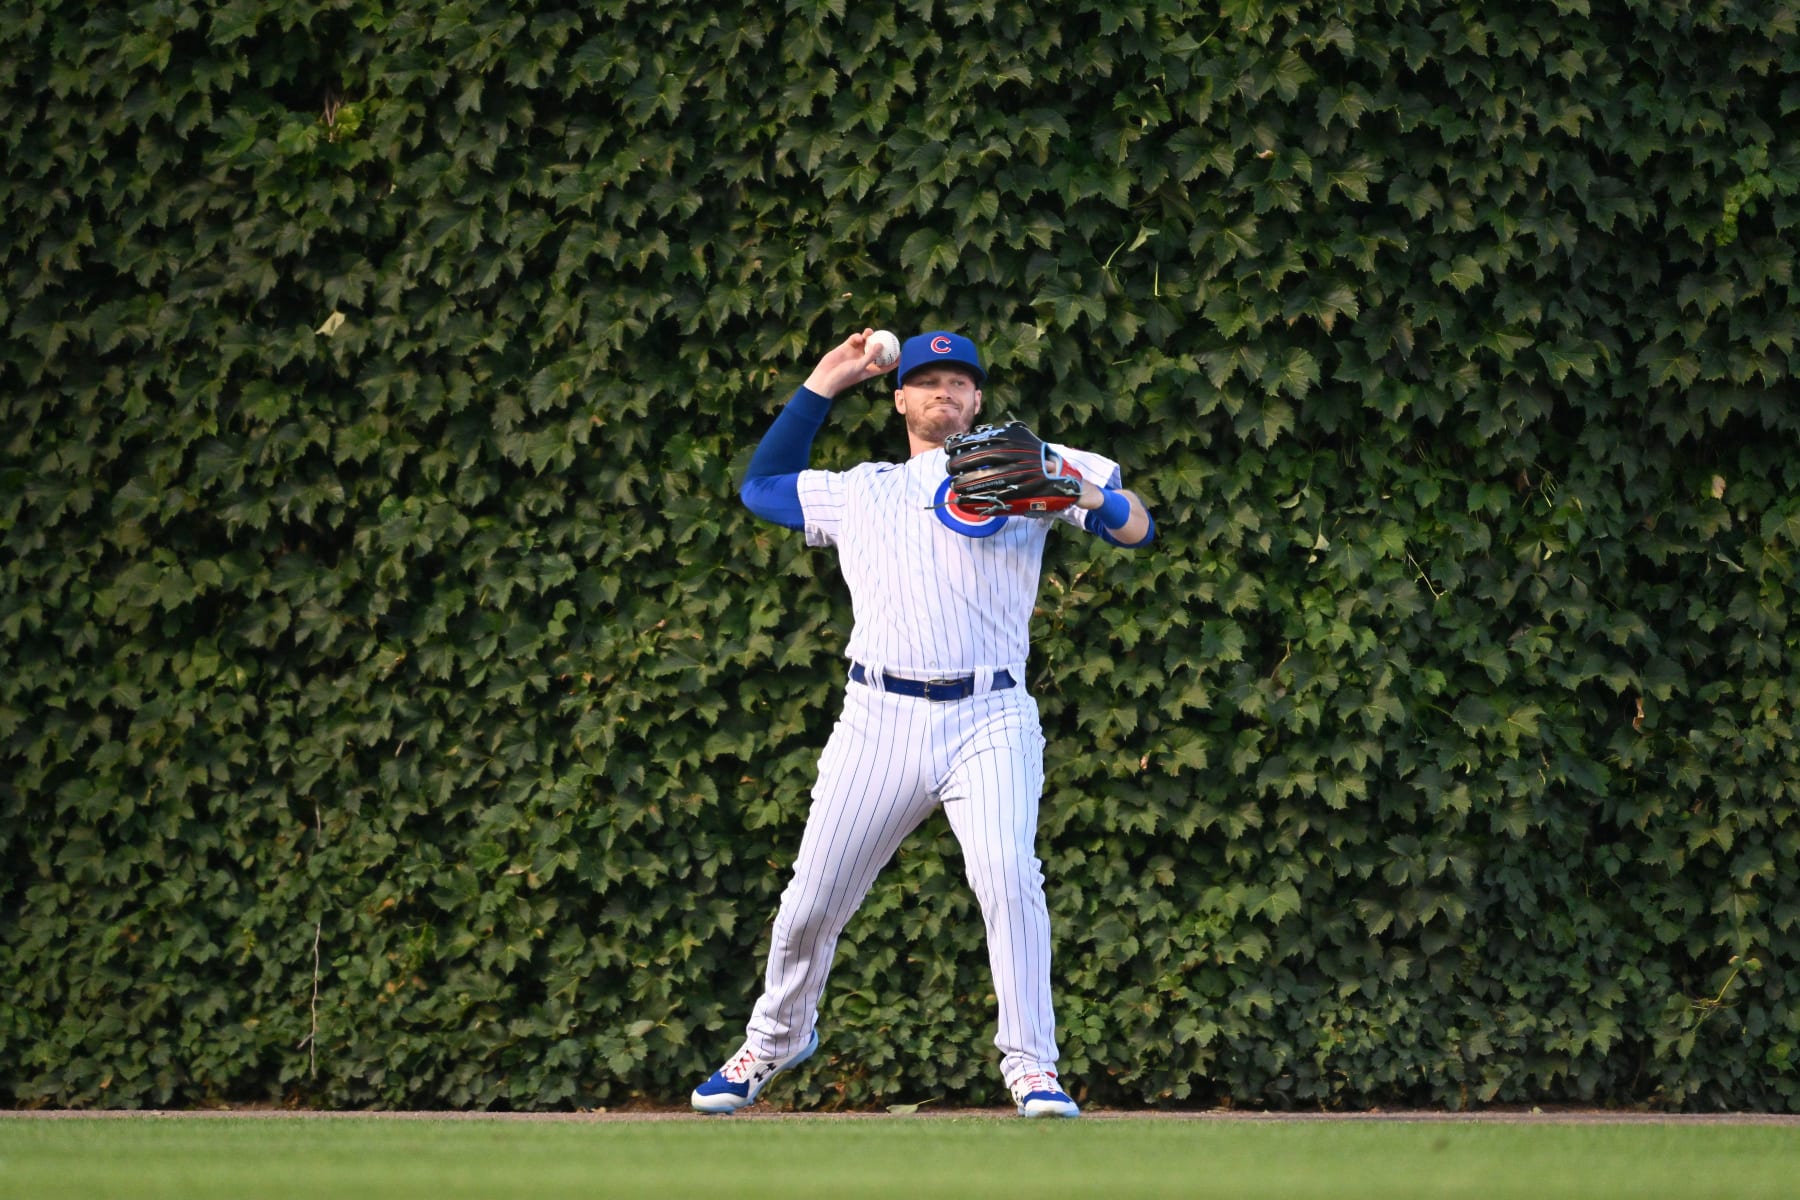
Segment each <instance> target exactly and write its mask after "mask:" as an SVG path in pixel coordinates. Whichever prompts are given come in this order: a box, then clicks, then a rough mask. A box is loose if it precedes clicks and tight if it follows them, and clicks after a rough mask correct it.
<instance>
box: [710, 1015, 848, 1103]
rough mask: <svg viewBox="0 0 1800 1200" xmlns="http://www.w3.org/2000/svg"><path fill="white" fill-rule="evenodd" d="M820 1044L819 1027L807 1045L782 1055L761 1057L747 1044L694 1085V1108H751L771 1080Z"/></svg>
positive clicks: (807, 1056) (806, 1056)
mask: <svg viewBox="0 0 1800 1200" xmlns="http://www.w3.org/2000/svg"><path fill="white" fill-rule="evenodd" d="M818 1048H819V1031H818V1030H816V1029H815V1030H813V1033H812V1037H811V1038H809V1039H807V1042H806V1045H804V1046H802V1047H800V1049H798V1050H796V1051H794V1052H793V1053H792V1054H784V1055H782V1056H781V1057H779V1058H758V1057H757V1056H756V1055H755V1054H754V1053H752V1052H751V1050H750V1047H749V1046H748V1045H746V1046H744V1047H743V1048H742V1049H741V1050H739V1051H738V1052H737V1053H736V1054H734V1055H732V1057H731V1060H730V1061H729V1062H727V1063H726V1064H725V1065H724V1066H722V1067H720V1068H719V1069H718V1070H716V1071H714V1072H713V1073H712V1078H711V1079H708V1080H707V1081H706V1082H705V1083H703V1084H701V1085H700V1086H699V1087H697V1088H695V1089H694V1094H693V1096H691V1097H690V1098H689V1103H691V1104H692V1105H693V1106H694V1111H695V1112H703V1113H721V1114H724V1113H734V1112H736V1111H737V1110H738V1109H740V1108H748V1107H749V1106H750V1105H752V1104H755V1103H756V1098H757V1096H759V1095H761V1094H762V1090H763V1088H765V1087H767V1086H768V1083H769V1080H771V1079H773V1078H775V1077H776V1076H777V1075H779V1074H781V1073H782V1072H783V1071H785V1070H787V1069H788V1068H789V1067H791V1066H793V1065H794V1064H795V1063H800V1062H805V1061H806V1060H807V1059H808V1058H810V1057H812V1052H813V1051H814V1050H817V1049H818Z"/></svg>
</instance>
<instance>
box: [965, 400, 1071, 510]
mask: <svg viewBox="0 0 1800 1200" xmlns="http://www.w3.org/2000/svg"><path fill="white" fill-rule="evenodd" d="M944 453H946V454H948V455H949V456H950V457H949V461H948V462H947V463H946V469H948V470H949V472H950V501H951V503H953V504H955V505H956V507H957V508H960V509H962V510H963V511H964V512H969V513H975V514H977V515H979V516H983V517H990V516H995V515H997V514H1000V513H1006V514H1008V515H1014V516H1021V517H1041V516H1047V515H1049V514H1051V513H1055V512H1061V511H1062V510H1063V509H1065V508H1067V507H1069V506H1070V505H1071V504H1073V503H1075V501H1076V500H1077V499H1078V498H1079V497H1080V496H1081V472H1080V471H1077V470H1076V469H1075V466H1074V464H1072V463H1070V462H1068V461H1067V460H1065V459H1064V458H1063V456H1062V455H1060V454H1058V453H1057V452H1056V451H1054V450H1052V449H1051V448H1050V447H1049V446H1048V445H1046V444H1045V443H1044V441H1043V440H1042V439H1041V438H1039V437H1038V435H1037V434H1035V433H1033V432H1031V430H1029V429H1027V428H1026V427H1025V425H1024V423H1023V422H1020V421H1008V422H1007V423H1006V424H1004V425H983V426H980V427H979V428H977V429H972V430H970V431H969V432H968V433H958V434H953V435H951V436H950V437H948V438H946V439H944Z"/></svg>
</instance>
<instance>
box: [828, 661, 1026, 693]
mask: <svg viewBox="0 0 1800 1200" xmlns="http://www.w3.org/2000/svg"><path fill="white" fill-rule="evenodd" d="M871 674H872V672H871V671H869V669H868V668H867V667H864V666H863V665H862V664H861V663H854V662H853V663H851V664H850V682H852V683H861V684H865V685H866V684H867V683H868V682H869V676H870V675H871ZM1012 685H1013V677H1012V673H1011V672H1010V671H995V672H994V686H993V689H992V690H994V691H999V690H1000V689H1001V688H1009V687H1011V686H1012ZM881 690H882V691H884V692H892V693H894V694H895V695H896V696H917V697H918V698H919V699H921V700H962V699H966V698H967V697H969V696H973V695H974V694H975V677H974V676H973V675H958V676H957V677H955V678H954V679H902V678H900V676H898V675H888V674H886V673H883V675H882V676H881Z"/></svg>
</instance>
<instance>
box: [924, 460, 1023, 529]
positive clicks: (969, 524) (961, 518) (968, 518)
mask: <svg viewBox="0 0 1800 1200" xmlns="http://www.w3.org/2000/svg"><path fill="white" fill-rule="evenodd" d="M950 483H951V479H950V477H949V476H948V475H946V476H944V481H943V482H942V483H940V484H938V487H937V494H936V495H934V496H932V498H931V511H932V512H934V513H936V514H937V519H938V520H939V521H940V522H942V523H943V525H944V527H945V528H947V529H950V530H953V531H955V532H957V533H960V534H962V535H963V536H964V537H972V538H984V537H993V536H994V535H995V534H996V533H999V532H1000V531H1001V530H1002V529H1004V528H1006V522H1007V521H1008V520H1009V519H1010V518H1009V517H1008V516H1007V514H1005V513H997V514H995V515H994V516H983V515H982V514H980V513H974V512H970V511H969V510H968V509H966V508H963V507H962V506H961V505H959V504H957V503H956V501H954V500H952V499H951V498H950Z"/></svg>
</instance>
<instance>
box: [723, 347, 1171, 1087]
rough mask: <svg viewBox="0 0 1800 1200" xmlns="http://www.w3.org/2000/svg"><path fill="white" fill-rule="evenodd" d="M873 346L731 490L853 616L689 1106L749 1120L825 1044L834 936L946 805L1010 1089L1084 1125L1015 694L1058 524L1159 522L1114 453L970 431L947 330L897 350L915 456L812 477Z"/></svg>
mask: <svg viewBox="0 0 1800 1200" xmlns="http://www.w3.org/2000/svg"><path fill="white" fill-rule="evenodd" d="M872 336H873V331H872V330H864V331H863V332H861V333H853V334H851V335H850V336H849V337H848V338H846V339H845V340H844V341H843V342H842V343H841V344H840V345H838V346H837V347H835V348H834V349H832V350H831V351H830V352H829V353H827V354H826V355H825V356H824V357H823V358H821V359H820V360H819V363H818V365H817V366H816V367H814V368H813V371H812V374H811V375H810V376H808V377H807V380H806V383H805V384H804V385H803V386H802V387H801V388H800V389H799V390H798V391H797V392H795V393H794V396H793V398H792V399H790V400H789V401H788V403H787V405H786V407H785V408H784V409H783V410H782V412H781V413H780V415H779V416H777V417H776V419H775V422H774V424H773V426H772V427H771V428H770V429H769V431H768V433H767V434H766V435H765V436H764V437H763V440H762V442H761V443H760V444H759V445H758V446H757V448H756V452H755V454H754V455H753V456H752V458H751V460H750V467H749V470H748V472H747V473H746V478H745V480H744V483H743V487H742V490H741V491H742V497H743V500H744V503H745V504H746V505H747V506H748V507H749V508H750V510H751V511H752V512H754V513H756V514H757V515H758V516H759V517H762V518H764V519H766V520H769V521H773V522H775V523H776V524H779V525H785V526H787V527H789V528H791V529H797V530H803V531H804V532H805V535H806V541H807V544H808V545H809V546H835V547H836V548H837V553H838V562H839V566H840V568H841V569H842V572H843V576H844V580H845V582H846V583H847V584H848V585H849V588H850V599H851V603H852V608H853V611H854V616H855V623H854V627H853V628H852V630H851V633H850V642H849V645H848V646H847V648H846V655H847V657H848V658H849V659H850V665H849V681H848V683H847V685H846V688H845V695H844V707H843V711H842V713H841V715H840V716H839V718H838V721H837V724H836V726H835V727H834V729H833V730H832V733H831V737H830V740H829V741H828V742H827V744H826V746H825V750H824V753H823V754H822V755H821V756H820V758H819V772H818V780H817V782H816V783H815V785H814V787H813V791H812V806H811V809H810V811H809V813H808V816H807V820H806V829H805V832H804V833H803V834H802V836H801V839H800V850H799V854H798V856H797V857H796V859H795V862H794V873H793V878H792V880H791V881H790V882H789V884H788V886H787V889H786V890H785V891H784V892H783V893H782V898H781V906H780V910H779V912H778V913H777V914H776V917H775V926H774V932H773V940H772V943H771V945H770V948H769V959H768V963H767V968H766V971H765V973H764V980H763V992H762V996H761V998H760V999H759V1000H758V1001H757V1002H756V1007H755V1011H754V1012H753V1013H752V1015H751V1017H750V1022H749V1025H748V1029H747V1036H746V1037H745V1040H744V1044H743V1046H742V1048H741V1049H739V1050H738V1052H737V1053H736V1054H734V1055H732V1056H731V1058H730V1059H729V1060H727V1061H726V1063H725V1065H724V1066H722V1067H720V1068H719V1069H718V1070H717V1071H716V1072H714V1073H713V1075H712V1077H711V1078H709V1079H707V1080H706V1082H704V1083H702V1084H701V1085H700V1086H699V1087H698V1088H696V1089H695V1090H694V1094H693V1097H692V1103H693V1106H694V1108H695V1109H697V1110H699V1111H701V1112H707V1113H729V1112H733V1111H735V1110H737V1109H739V1108H743V1107H744V1106H746V1105H748V1104H752V1103H754V1102H755V1100H756V1098H757V1096H758V1095H759V1094H760V1093H761V1092H762V1090H763V1088H764V1087H765V1086H766V1085H767V1084H768V1082H769V1080H771V1079H772V1078H774V1077H775V1076H776V1075H777V1074H779V1073H780V1072H781V1071H784V1070H786V1069H787V1068H789V1067H791V1066H793V1065H794V1064H796V1063H798V1062H800V1061H802V1060H803V1059H805V1058H807V1057H808V1056H809V1055H811V1054H812V1052H813V1051H814V1050H815V1049H816V1048H817V1047H818V1044H819V1035H818V1031H817V1029H816V1028H815V1025H816V1022H817V1020H818V1005H819V999H820V996H821V995H822V994H823V992H824V990H825V978H826V974H827V972H828V971H829V970H830V968H831V961H832V955H833V953H834V951H835V949H836V946H837V939H838V935H839V934H840V933H841V932H842V931H843V928H844V926H845V924H846V923H848V921H849V920H850V917H851V915H852V914H853V913H854V912H855V911H856V909H857V907H858V906H859V905H860V904H861V902H862V899H863V896H864V895H865V893H867V891H868V889H869V886H870V884H872V883H873V882H874V880H875V876H876V874H877V872H879V871H880V869H881V868H882V866H883V865H884V864H885V863H886V862H887V861H888V860H889V859H890V858H891V857H892V856H893V854H894V852H895V851H896V850H897V849H898V848H899V846H900V843H901V841H902V839H904V838H905V837H906V835H907V834H908V833H910V832H911V831H912V830H913V829H914V828H915V827H916V826H917V825H918V824H919V823H920V822H921V821H922V820H924V819H925V817H926V816H928V815H929V814H930V813H931V811H932V810H933V809H934V808H936V807H939V806H941V807H942V808H943V810H944V813H945V815H946V817H948V819H949V822H950V827H951V829H952V831H953V832H954V833H955V835H956V838H957V841H958V843H959V844H960V845H961V847H962V851H963V856H964V859H965V863H966V869H967V875H968V879H969V884H970V886H971V887H972V888H973V890H974V892H975V895H976V897H977V899H978V900H979V901H980V904H981V912H982V919H983V922H984V924H985V926H986V932H987V946H988V958H989V964H990V967H991V970H992V972H993V980H994V994H995V996H996V997H997V999H998V1001H999V1029H998V1032H997V1034H996V1036H995V1038H994V1044H995V1045H996V1046H997V1047H999V1050H1000V1053H1001V1064H1000V1066H1001V1073H1002V1075H1003V1077H1004V1078H1005V1081H1006V1085H1007V1087H1008V1089H1009V1090H1010V1091H1011V1093H1012V1096H1013V1099H1014V1100H1015V1101H1016V1103H1017V1105H1018V1111H1019V1113H1020V1115H1022V1116H1027V1117H1051V1116H1054V1117H1073V1116H1077V1115H1078V1114H1079V1112H1080V1109H1079V1108H1078V1107H1077V1105H1076V1103H1075V1101H1073V1100H1072V1099H1070V1098H1069V1095H1068V1092H1067V1090H1066V1089H1065V1088H1064V1087H1063V1085H1062V1084H1061V1083H1060V1082H1059V1081H1058V1079H1057V1074H1056V1059H1057V1048H1056V1021H1055V1017H1054V1015H1053V1013H1052V1010H1051V1005H1050V918H1049V911H1048V909H1047V907H1046V906H1045V903H1044V881H1043V871H1042V868H1041V864H1040V862H1039V860H1038V858H1037V855H1036V852H1035V849H1034V842H1035V839H1036V830H1037V811H1038V798H1039V794H1040V793H1041V791H1042V788H1043V779H1044V768H1043V745H1044V737H1043V733H1042V730H1041V728H1040V726H1039V723H1038V710H1037V702H1036V701H1035V700H1034V699H1033V698H1032V697H1031V696H1030V694H1029V693H1027V692H1026V690H1025V662H1026V656H1027V653H1028V632H1029V630H1028V626H1029V624H1030V620H1031V613H1032V608H1033V606H1034V605H1035V603H1036V598H1037V591H1038V576H1039V571H1040V568H1041V563H1042V557H1043V549H1044V540H1045V538H1046V536H1047V535H1048V532H1049V527H1050V525H1051V524H1052V523H1053V522H1056V521H1059V520H1060V521H1064V522H1067V523H1069V524H1071V525H1074V526H1076V527H1078V528H1081V529H1085V530H1087V531H1088V532H1089V533H1092V534H1095V535H1097V536H1099V537H1101V538H1104V539H1105V540H1107V541H1109V542H1111V543H1113V544H1114V545H1119V546H1142V545H1146V544H1147V543H1149V541H1150V540H1151V538H1152V537H1153V536H1154V532H1155V531H1154V525H1153V523H1152V521H1151V518H1150V515H1149V513H1148V512H1146V511H1145V509H1144V506H1143V504H1142V503H1141V502H1140V501H1139V500H1138V498H1137V497H1136V496H1135V495H1133V494H1132V493H1131V492H1128V491H1121V490H1118V488H1119V467H1118V464H1117V463H1115V462H1113V461H1112V460H1111V459H1108V458H1105V457H1102V456H1101V455H1098V454H1092V453H1086V452H1082V451H1078V450H1070V449H1067V448H1064V447H1059V446H1048V445H1044V444H1042V443H1039V442H1038V441H1037V439H1036V438H1035V436H1034V435H1032V434H1031V433H1030V431H1029V430H1026V429H1025V428H1024V427H1023V426H1022V425H1019V424H1018V423H1016V422H1015V423H1012V424H1009V425H1006V426H1002V427H995V426H991V425H989V426H983V427H982V428H981V429H979V430H976V431H974V432H973V433H971V432H970V430H971V426H972V424H973V422H974V419H975V417H976V415H977V414H978V413H980V412H981V404H982V392H981V389H982V385H983V384H984V383H985V381H986V375H985V372H984V371H983V369H982V366H981V359H980V355H979V354H978V352H977V349H976V346H975V344H974V343H973V342H971V341H970V340H969V339H967V338H965V337H961V336H958V335H957V334H954V333H948V332H932V333H923V334H920V335H919V336H917V337H914V338H911V339H909V340H908V341H907V342H906V343H905V344H904V345H903V346H902V347H901V348H900V356H899V364H898V365H899V383H898V386H897V388H896V390H895V392H894V408H895V409H896V411H898V412H899V413H900V415H901V416H902V417H904V418H905V421H906V438H907V444H908V449H909V451H910V457H908V459H907V460H906V461H905V462H903V463H877V462H870V463H863V464H861V465H860V466H857V467H853V468H852V469H850V470H848V471H816V470H810V469H808V464H809V461H810V458H811V453H812V442H813V438H814V436H815V435H816V434H817V433H818V430H819V428H820V426H821V425H822V424H823V423H824V420H825V417H826V414H827V412H828V411H829V409H830V407H831V402H832V400H833V398H835V397H836V396H837V395H838V394H839V393H840V392H842V391H843V390H844V389H846V388H848V387H850V386H852V385H854V384H857V383H860V382H862V381H863V380H866V379H870V378H873V377H875V376H877V375H880V374H882V373H883V371H884V369H885V368H883V367H882V366H880V365H878V363H877V362H876V354H875V351H874V350H872V349H871V347H870V339H871V338H872ZM947 442H948V447H947V445H946V443H947Z"/></svg>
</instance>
